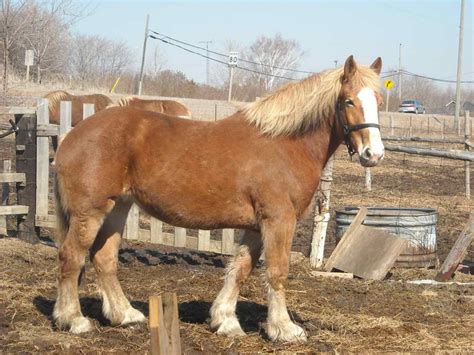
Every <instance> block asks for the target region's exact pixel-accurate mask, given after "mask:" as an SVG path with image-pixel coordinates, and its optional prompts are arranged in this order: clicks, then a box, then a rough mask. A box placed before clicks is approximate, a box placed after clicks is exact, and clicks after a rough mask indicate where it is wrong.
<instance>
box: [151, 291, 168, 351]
mask: <svg viewBox="0 0 474 355" xmlns="http://www.w3.org/2000/svg"><path fill="white" fill-rule="evenodd" d="M148 306H149V327H150V336H151V344H150V345H151V354H152V355H166V354H168V341H167V338H168V335H167V334H166V328H165V325H164V322H163V303H162V300H161V296H150V298H149V302H148Z"/></svg>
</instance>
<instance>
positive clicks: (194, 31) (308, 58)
mask: <svg viewBox="0 0 474 355" xmlns="http://www.w3.org/2000/svg"><path fill="white" fill-rule="evenodd" d="M460 3H461V1H460V0H442V1H441V0H440V1H438V0H432V1H411V0H406V1H396V0H392V1H390V0H380V1H377V0H374V1H367V0H353V1H348V0H345V1H339V0H334V1H319V0H318V1H235V0H234V1H228V0H221V1H214V2H209V1H172V2H165V1H125V0H103V1H95V2H93V6H95V10H94V12H93V14H91V15H90V16H89V17H87V18H85V19H84V20H82V21H80V22H79V23H78V24H76V25H75V27H74V29H73V30H74V32H76V33H83V34H100V35H103V36H106V37H109V38H112V39H121V40H123V41H125V42H126V43H127V44H128V45H129V46H130V48H131V49H132V50H133V52H134V53H135V62H134V63H132V66H133V67H135V68H137V69H138V67H139V63H140V56H141V50H142V43H143V34H144V23H145V16H146V14H150V17H151V18H150V28H152V29H154V30H156V31H158V32H161V33H164V34H166V35H169V36H171V37H174V38H178V39H180V40H183V41H186V42H190V43H193V44H196V45H201V46H202V44H199V43H198V42H199V41H205V40H212V41H213V44H211V45H210V49H213V50H216V51H224V48H225V44H226V42H228V41H236V42H238V43H241V44H242V45H249V44H251V43H252V42H253V41H254V40H255V39H256V37H257V36H259V35H266V36H273V35H274V34H275V33H278V32H279V33H281V34H282V36H283V37H284V38H288V39H295V40H297V41H298V42H299V43H300V45H301V47H302V49H303V50H304V51H306V52H307V54H306V55H305V57H304V58H303V59H302V61H301V65H300V69H302V70H309V71H320V70H323V69H326V68H329V67H332V66H334V60H338V62H339V64H342V62H343V61H344V60H345V58H347V56H348V55H350V54H354V56H355V58H356V61H358V62H361V63H365V64H370V63H371V62H372V61H373V60H374V59H375V58H376V57H377V56H381V57H382V59H383V62H384V68H383V70H388V69H395V68H397V66H398V47H399V43H402V63H403V64H402V65H403V67H404V68H405V69H406V70H408V71H411V72H415V73H418V74H422V75H427V76H432V77H438V78H449V79H455V78H456V68H457V51H458V35H459V15H460ZM472 18H473V1H472V0H466V10H465V35H464V36H465V38H464V57H463V62H464V65H463V80H474V68H473V36H472V35H473V27H472ZM148 43H149V47H148V54H149V55H151V54H152V53H153V50H154V47H155V45H156V43H157V42H156V41H154V40H150V41H149V42H148ZM160 48H161V50H162V52H163V54H164V57H165V59H166V68H168V69H173V70H181V71H182V72H184V73H185V74H186V75H188V76H189V77H191V78H193V79H195V80H197V81H199V82H204V81H205V67H206V60H205V59H204V58H200V57H197V56H195V55H193V54H188V53H186V52H183V51H181V50H180V49H177V48H174V47H170V46H168V45H166V44H160Z"/></svg>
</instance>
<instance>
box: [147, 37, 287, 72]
mask: <svg viewBox="0 0 474 355" xmlns="http://www.w3.org/2000/svg"><path fill="white" fill-rule="evenodd" d="M149 36H150V38H153V39H156V40H158V41H161V42H163V43H166V44H169V45H172V46H174V47H177V48H180V49H182V50H185V51H186V52H189V53H192V54H196V55H198V56H200V57H203V58H206V59H209V60H212V61H214V62H217V63H221V64H225V65H228V63H227V62H224V61H222V60H220V59H216V58H213V57H209V56H207V55H205V54H201V53H198V52H195V51H193V50H191V49H189V48H185V47H183V46H180V45H179V44H176V43H172V42H169V41H167V40H166V39H163V38H159V37H156V36H153V35H149ZM209 52H211V51H209ZM237 68H238V69H241V70H245V71H248V72H251V73H255V74H260V75H266V76H271V77H274V78H278V79H285V80H296V79H294V78H288V77H286V76H281V75H275V74H269V73H262V72H259V71H257V70H253V69H250V68H246V67H241V66H237Z"/></svg>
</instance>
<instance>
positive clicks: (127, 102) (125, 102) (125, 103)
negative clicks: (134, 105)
mask: <svg viewBox="0 0 474 355" xmlns="http://www.w3.org/2000/svg"><path fill="white" fill-rule="evenodd" d="M132 100H135V97H134V96H126V97H122V98H121V99H120V100H119V102H118V106H129V105H130V101H132Z"/></svg>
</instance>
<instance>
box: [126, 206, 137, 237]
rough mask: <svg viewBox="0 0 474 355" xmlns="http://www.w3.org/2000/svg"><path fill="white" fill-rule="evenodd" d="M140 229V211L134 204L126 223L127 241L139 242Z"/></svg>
mask: <svg viewBox="0 0 474 355" xmlns="http://www.w3.org/2000/svg"><path fill="white" fill-rule="evenodd" d="M139 228H140V209H139V208H138V206H137V205H136V204H133V205H132V207H131V208H130V211H129V212H128V216H127V222H126V226H125V229H126V232H125V236H126V237H125V238H126V239H133V240H138V238H139V236H138V234H139Z"/></svg>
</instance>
